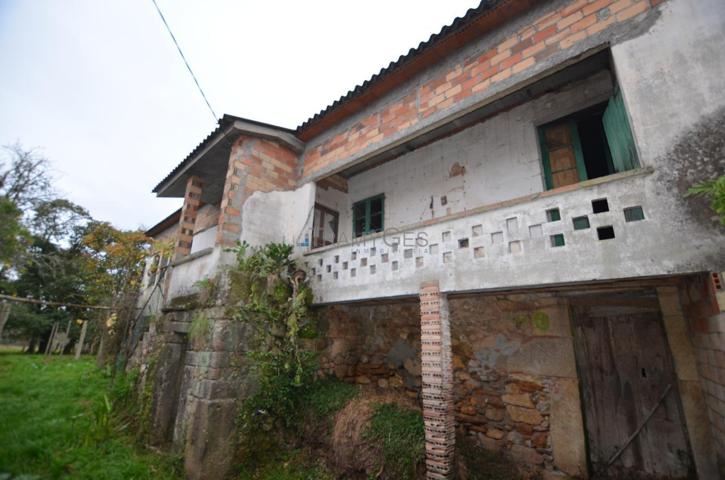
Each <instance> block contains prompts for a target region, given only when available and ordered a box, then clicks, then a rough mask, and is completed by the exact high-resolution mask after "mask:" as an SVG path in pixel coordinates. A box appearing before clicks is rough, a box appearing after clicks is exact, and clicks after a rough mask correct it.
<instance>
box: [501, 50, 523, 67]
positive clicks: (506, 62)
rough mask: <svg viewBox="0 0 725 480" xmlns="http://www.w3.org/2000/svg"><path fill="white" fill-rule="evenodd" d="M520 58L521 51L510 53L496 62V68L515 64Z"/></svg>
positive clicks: (521, 56) (521, 55)
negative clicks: (499, 61)
mask: <svg viewBox="0 0 725 480" xmlns="http://www.w3.org/2000/svg"><path fill="white" fill-rule="evenodd" d="M522 58H523V54H522V53H521V52H519V53H517V54H516V55H512V56H510V57H508V58H506V59H504V60H503V61H502V62H501V63H499V64H498V68H499V70H505V69H507V68H509V67H510V66H512V65H516V64H517V63H518V62H520V61H521V59H522Z"/></svg>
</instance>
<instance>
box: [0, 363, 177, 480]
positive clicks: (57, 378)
mask: <svg viewBox="0 0 725 480" xmlns="http://www.w3.org/2000/svg"><path fill="white" fill-rule="evenodd" d="M134 377H135V375H134V374H132V375H130V376H128V377H117V378H122V379H118V380H117V381H116V382H115V383H114V384H113V386H112V387H111V385H110V378H109V377H108V375H107V374H105V373H104V372H103V371H102V370H99V369H98V368H97V367H96V366H95V364H94V363H93V361H92V360H91V359H90V358H83V359H82V360H81V361H74V360H72V359H69V358H67V357H60V358H59V357H55V358H44V357H40V356H34V355H19V354H0V399H1V401H0V419H2V421H1V423H2V428H0V473H9V474H11V475H28V476H31V475H36V476H37V478H51V479H57V478H73V479H93V480H98V479H119V480H120V479H126V478H134V479H173V478H180V475H179V472H178V460H177V459H175V458H173V457H164V456H160V455H157V454H151V453H144V452H141V451H138V450H137V447H136V446H135V444H134V440H133V438H132V437H131V436H130V435H129V434H128V432H127V428H126V427H125V425H126V421H127V420H125V419H124V418H125V417H124V415H123V414H122V412H123V409H124V399H129V398H130V396H131V392H132V388H133V387H132V385H133V383H134V381H135V379H134ZM0 476H1V475H0ZM30 478H32V477H30Z"/></svg>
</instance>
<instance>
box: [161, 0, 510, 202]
mask: <svg viewBox="0 0 725 480" xmlns="http://www.w3.org/2000/svg"><path fill="white" fill-rule="evenodd" d="M516 1H518V0H516ZM507 2H508V0H482V1H481V3H480V4H479V5H478V6H477V7H476V8H471V9H469V10H468V11H467V12H466V14H465V15H464V16H462V17H457V18H456V19H454V20H453V22H451V24H450V25H446V26H444V27H443V28H442V29H441V31H440V32H438V33H434V34H433V35H431V36H430V38H428V40H427V41H425V42H421V43H420V44H419V45H418V46H417V47H416V48H411V49H410V50H409V51H408V53H406V54H405V55H401V56H400V57H399V58H398V59H397V60H396V61H394V62H390V64H389V65H388V66H387V67H384V68H382V69H381V70H380V71H379V72H378V73H376V74H375V75H373V76H372V77H370V78H369V79H368V80H366V81H364V82H363V83H362V84H360V85H357V86H355V88H354V89H352V90H350V91H349V92H347V94H346V95H343V96H342V97H340V98H339V99H338V100H336V101H335V102H333V103H332V104H331V105H328V106H327V107H326V108H324V109H323V110H321V111H320V112H319V113H317V114H315V115H314V116H313V117H310V118H309V119H307V120H306V121H305V122H303V123H302V124H301V125H300V126H298V127H297V128H296V129H295V130H290V129H287V128H282V127H278V126H275V125H268V124H263V123H260V122H256V121H254V120H249V119H245V118H241V117H236V116H234V115H228V114H225V115H224V116H223V117H222V118H220V119H219V120H218V126H217V127H216V128H215V129H214V130H213V131H212V132H211V133H209V135H207V136H206V138H205V139H204V140H202V141H201V142H200V143H199V145H197V146H196V148H194V150H192V151H191V153H189V155H187V156H186V158H185V159H184V160H182V161H181V163H179V164H178V165H177V166H176V167H175V168H174V169H173V170H172V171H171V172H170V173H169V174H168V175H167V176H166V177H165V178H164V179H163V180H162V181H161V182H159V184H158V185H156V187H154V189H153V192H154V193H158V192H159V191H160V190H161V188H162V187H163V185H164V184H165V183H166V182H167V181H168V180H170V179H171V178H173V177H174V176H175V175H176V174H177V173H178V172H180V171H181V170H183V169H184V168H185V167H186V166H187V164H188V163H189V162H191V161H192V159H193V158H194V157H195V156H196V155H197V154H199V153H200V152H201V151H202V150H203V149H204V148H205V147H206V144H207V142H209V141H210V140H211V139H212V138H214V137H216V136H217V135H218V134H220V133H221V132H223V131H224V130H226V129H227V128H228V127H229V126H230V125H232V124H233V123H234V122H235V121H237V120H241V121H245V122H250V123H255V124H258V125H262V126H266V127H270V128H274V129H277V130H281V131H284V132H287V133H292V134H294V135H296V136H297V137H304V136H305V134H307V136H309V131H310V130H311V129H313V128H314V127H315V126H316V125H318V124H319V123H320V121H321V120H322V119H323V118H326V117H328V116H329V115H330V114H333V113H337V112H338V111H339V110H340V109H341V107H343V106H346V105H348V106H349V103H350V102H351V101H352V100H354V99H356V98H358V97H360V96H361V95H363V94H365V93H368V92H369V91H370V90H371V89H372V88H373V87H375V86H380V84H381V83H383V81H384V80H386V79H387V78H389V77H391V76H393V74H395V73H398V72H400V71H401V70H402V69H403V68H404V67H406V66H409V65H411V64H412V63H413V62H414V61H415V60H416V59H418V58H419V57H420V56H421V55H422V54H423V53H424V52H428V51H429V50H431V49H434V48H435V47H436V46H439V45H440V44H441V42H442V41H443V40H447V39H449V38H450V37H452V36H453V35H454V34H457V33H460V32H462V31H463V30H465V29H466V27H467V26H469V25H471V23H473V22H474V21H475V20H476V19H478V18H480V17H481V16H482V15H484V14H486V13H488V12H490V11H492V10H494V9H495V8H496V7H498V6H499V5H502V4H504V3H507Z"/></svg>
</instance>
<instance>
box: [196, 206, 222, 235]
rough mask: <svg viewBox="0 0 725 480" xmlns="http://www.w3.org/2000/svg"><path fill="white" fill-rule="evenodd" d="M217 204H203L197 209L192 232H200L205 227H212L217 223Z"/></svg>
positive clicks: (218, 211) (219, 211)
mask: <svg viewBox="0 0 725 480" xmlns="http://www.w3.org/2000/svg"><path fill="white" fill-rule="evenodd" d="M219 213H221V210H220V209H219V205H204V206H203V207H201V208H200V209H199V212H198V213H197V215H196V224H195V225H194V233H198V232H201V231H203V230H206V229H207V228H211V227H214V226H216V225H218V224H219Z"/></svg>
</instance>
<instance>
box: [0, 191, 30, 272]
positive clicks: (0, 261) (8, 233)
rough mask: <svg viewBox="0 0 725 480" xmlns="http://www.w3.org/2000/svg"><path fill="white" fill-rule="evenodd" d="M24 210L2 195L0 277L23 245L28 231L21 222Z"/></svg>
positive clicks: (0, 208)
mask: <svg viewBox="0 0 725 480" xmlns="http://www.w3.org/2000/svg"><path fill="white" fill-rule="evenodd" d="M22 213H23V212H22V211H21V210H20V209H19V208H18V207H17V206H16V205H15V204H14V203H13V202H11V201H10V200H8V199H7V198H4V197H0V277H3V276H4V275H3V273H2V272H3V271H4V270H5V269H6V268H8V267H9V266H10V264H11V263H12V260H13V259H14V258H15V256H16V255H17V254H18V252H19V251H20V249H21V247H22V240H23V239H24V238H26V237H27V231H26V230H25V228H24V227H23V225H22V223H21V216H22Z"/></svg>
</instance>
